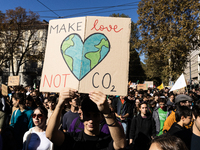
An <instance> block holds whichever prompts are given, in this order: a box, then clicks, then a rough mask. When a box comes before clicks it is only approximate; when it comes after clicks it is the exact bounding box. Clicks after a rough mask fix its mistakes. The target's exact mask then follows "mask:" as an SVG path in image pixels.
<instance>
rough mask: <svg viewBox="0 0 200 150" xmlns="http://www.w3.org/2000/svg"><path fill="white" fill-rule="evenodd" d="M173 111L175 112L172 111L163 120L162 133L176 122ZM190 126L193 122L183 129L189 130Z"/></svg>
mask: <svg viewBox="0 0 200 150" xmlns="http://www.w3.org/2000/svg"><path fill="white" fill-rule="evenodd" d="M175 111H176V110H174V111H172V112H171V114H170V115H169V116H168V117H167V119H166V120H165V122H164V126H163V132H164V131H168V130H169V129H170V128H171V126H172V125H173V123H174V122H176V117H175ZM192 125H193V121H191V123H190V124H189V125H187V126H185V127H186V128H187V129H189V128H191V127H192Z"/></svg>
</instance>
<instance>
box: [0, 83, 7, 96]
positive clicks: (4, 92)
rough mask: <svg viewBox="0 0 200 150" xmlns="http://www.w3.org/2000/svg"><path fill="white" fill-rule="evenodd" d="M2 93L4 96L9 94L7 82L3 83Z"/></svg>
mask: <svg viewBox="0 0 200 150" xmlns="http://www.w3.org/2000/svg"><path fill="white" fill-rule="evenodd" d="M1 94H2V95H3V96H7V95H8V87H7V86H6V85H5V84H1Z"/></svg>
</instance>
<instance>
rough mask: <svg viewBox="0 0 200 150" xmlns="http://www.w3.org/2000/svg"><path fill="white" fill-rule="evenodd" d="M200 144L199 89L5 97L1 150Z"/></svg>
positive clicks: (0, 102) (184, 149) (190, 149)
mask: <svg viewBox="0 0 200 150" xmlns="http://www.w3.org/2000/svg"><path fill="white" fill-rule="evenodd" d="M199 141H200V90H198V89H196V90H195V89H193V90H191V91H185V92H183V93H173V92H169V89H168V88H165V89H163V90H160V91H159V90H158V89H156V88H153V89H151V88H149V89H148V90H147V91H144V90H141V89H140V90H136V89H133V88H129V89H128V95H127V96H117V95H105V94H103V93H102V92H99V91H91V92H90V93H89V94H83V93H78V92H77V91H76V90H74V89H71V88H66V89H63V90H62V91H60V93H48V92H40V91H39V90H38V88H36V89H33V88H32V87H30V86H27V87H23V86H15V87H9V94H8V95H0V150H53V149H54V150H60V149H66V150H68V149H69V150H81V149H83V150H104V149H105V150H111V149H130V150H149V149H150V150H197V149H199V147H200V142H199Z"/></svg>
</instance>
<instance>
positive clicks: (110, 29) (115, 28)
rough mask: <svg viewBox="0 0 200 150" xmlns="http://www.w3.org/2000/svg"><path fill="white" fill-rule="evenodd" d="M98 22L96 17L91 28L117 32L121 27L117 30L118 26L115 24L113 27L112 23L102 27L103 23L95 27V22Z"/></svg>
mask: <svg viewBox="0 0 200 150" xmlns="http://www.w3.org/2000/svg"><path fill="white" fill-rule="evenodd" d="M98 23H99V20H98V19H96V20H95V21H94V26H93V28H92V29H91V30H93V29H94V30H96V31H99V30H100V31H104V30H105V29H106V30H107V31H108V32H110V31H112V30H113V31H114V32H116V33H118V32H120V31H121V30H122V29H123V28H121V29H119V30H117V28H118V26H117V25H114V26H113V27H112V25H109V27H104V25H100V26H99V28H98V27H97V24H98Z"/></svg>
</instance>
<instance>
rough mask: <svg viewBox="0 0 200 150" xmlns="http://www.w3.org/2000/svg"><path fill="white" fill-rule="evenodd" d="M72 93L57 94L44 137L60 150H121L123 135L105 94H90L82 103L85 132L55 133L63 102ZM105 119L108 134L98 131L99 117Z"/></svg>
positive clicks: (69, 90) (71, 97)
mask: <svg viewBox="0 0 200 150" xmlns="http://www.w3.org/2000/svg"><path fill="white" fill-rule="evenodd" d="M74 92H75V90H73V89H70V88H68V89H64V90H62V91H61V92H60V97H59V102H58V104H57V106H56V108H55V111H54V113H53V114H52V116H51V118H50V120H49V124H48V126H47V130H46V136H47V138H49V139H50V140H51V141H52V142H53V143H54V144H56V145H58V146H61V147H62V148H63V149H64V148H65V149H69V150H71V149H73V150H74V149H77V150H85V149H88V150H94V149H106V148H108V149H113V148H114V149H123V148H125V145H126V139H125V134H124V132H123V129H122V127H121V126H120V125H119V123H118V122H117V121H116V119H115V117H114V115H113V113H111V111H110V108H109V106H108V103H107V100H106V95H104V94H103V93H101V92H91V93H90V94H89V97H90V98H89V97H85V98H84V100H83V103H82V111H83V120H84V131H82V132H79V133H68V132H66V133H63V132H62V131H60V130H58V126H59V123H60V117H61V113H62V107H63V105H64V102H65V100H68V101H69V100H70V99H73V98H74V95H75V93H74ZM101 113H102V114H103V116H104V117H105V120H106V123H107V124H108V127H109V130H110V135H107V134H104V133H102V132H100V131H99V123H100V119H101V117H100V115H101Z"/></svg>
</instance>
